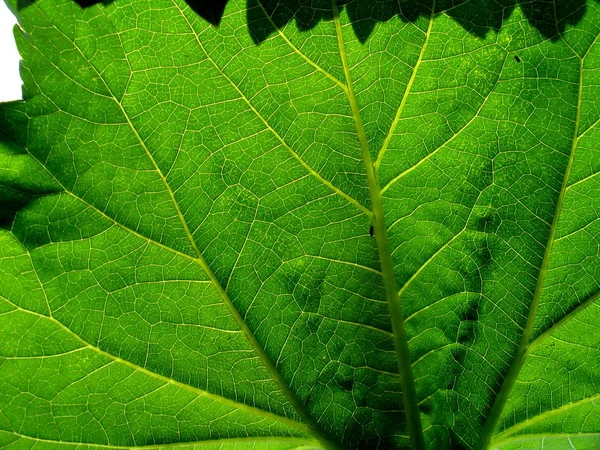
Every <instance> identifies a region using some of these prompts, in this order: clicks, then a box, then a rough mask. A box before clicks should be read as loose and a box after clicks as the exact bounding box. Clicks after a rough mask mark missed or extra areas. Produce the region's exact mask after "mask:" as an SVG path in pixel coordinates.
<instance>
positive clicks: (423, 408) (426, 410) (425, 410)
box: [419, 403, 431, 414]
mask: <svg viewBox="0 0 600 450" xmlns="http://www.w3.org/2000/svg"><path fill="white" fill-rule="evenodd" d="M419 410H420V411H421V412H422V413H423V414H429V413H430V412H431V405H429V404H428V403H422V404H420V405H419Z"/></svg>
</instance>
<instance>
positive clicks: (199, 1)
mask: <svg viewBox="0 0 600 450" xmlns="http://www.w3.org/2000/svg"><path fill="white" fill-rule="evenodd" d="M35 1H36V0H18V1H17V8H18V9H23V8H25V7H27V6H28V5H30V4H31V3H33V2H35ZM74 1H75V3H77V4H78V5H79V6H81V7H82V8H87V7H89V6H93V5H97V4H103V5H110V4H111V3H113V2H114V1H115V0H74ZM124 1H128V0H120V1H119V3H121V2H124ZM185 2H186V3H187V4H188V5H189V7H190V8H192V10H194V12H195V13H196V14H198V15H199V16H200V17H202V18H203V19H204V20H206V21H207V22H209V23H211V24H213V25H215V26H218V25H219V24H220V23H221V19H222V18H223V13H224V12H225V6H226V5H227V2H228V0H185Z"/></svg>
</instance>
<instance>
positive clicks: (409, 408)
mask: <svg viewBox="0 0 600 450" xmlns="http://www.w3.org/2000/svg"><path fill="white" fill-rule="evenodd" d="M332 7H333V17H334V22H335V30H336V34H337V40H338V46H339V51H340V56H341V59H342V65H343V68H344V75H345V77H346V84H347V86H348V89H347V90H346V94H347V97H348V102H349V103H350V108H351V109H352V116H353V117H354V123H355V125H356V131H357V134H358V139H359V142H360V147H361V154H362V158H363V162H364V164H365V167H366V170H367V179H368V183H369V192H370V195H371V204H372V208H373V228H374V234H375V238H376V240H377V248H378V250H379V259H380V262H381V271H382V274H383V282H384V286H385V293H386V298H387V303H388V308H389V311H390V317H391V321H392V330H393V332H394V345H395V348H396V355H397V357H398V368H399V371H400V383H401V385H402V395H403V399H404V408H405V411H406V419H407V424H408V432H409V436H410V441H411V446H412V448H413V449H414V450H421V449H425V439H424V437H423V428H422V426H421V417H420V414H419V404H418V399H417V391H416V389H415V379H414V376H413V373H412V366H411V363H410V355H409V350H408V341H407V338H406V329H405V328H404V316H403V313H402V307H401V305H400V299H399V297H398V285H397V283H396V278H395V276H394V265H393V262H392V254H391V252H390V245H389V242H388V237H387V231H386V227H385V222H384V215H383V203H382V199H381V188H380V187H379V180H378V177H377V172H376V169H375V167H374V166H373V161H372V160H371V153H370V152H369V145H368V143H367V135H366V133H365V128H364V125H363V122H362V118H361V115H360V108H359V106H358V102H357V100H356V95H355V93H354V87H353V86H352V78H351V77H350V68H349V65H348V59H347V56H346V49H345V46H344V38H343V35H342V26H341V24H340V19H339V11H338V8H337V4H336V0H332Z"/></svg>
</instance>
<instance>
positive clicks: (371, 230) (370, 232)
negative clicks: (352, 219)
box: [369, 225, 375, 236]
mask: <svg viewBox="0 0 600 450" xmlns="http://www.w3.org/2000/svg"><path fill="white" fill-rule="evenodd" d="M374 231H375V230H373V225H371V228H369V234H370V235H371V236H373V233H374Z"/></svg>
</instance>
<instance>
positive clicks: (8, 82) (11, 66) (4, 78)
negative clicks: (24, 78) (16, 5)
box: [0, 0, 21, 102]
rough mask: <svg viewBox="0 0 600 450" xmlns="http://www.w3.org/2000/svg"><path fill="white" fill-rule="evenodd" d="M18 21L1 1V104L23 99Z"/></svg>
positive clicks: (1, 0) (2, 0) (0, 0)
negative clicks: (17, 38)
mask: <svg viewBox="0 0 600 450" xmlns="http://www.w3.org/2000/svg"><path fill="white" fill-rule="evenodd" d="M15 23H17V19H15V16H13V14H12V13H11V12H10V10H9V9H8V6H6V4H5V3H4V0H0V102H6V101H9V100H19V99H21V76H20V75H19V60H20V59H21V57H20V56H19V53H18V52H17V45H16V44H15V38H14V36H13V27H14V25H15Z"/></svg>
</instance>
